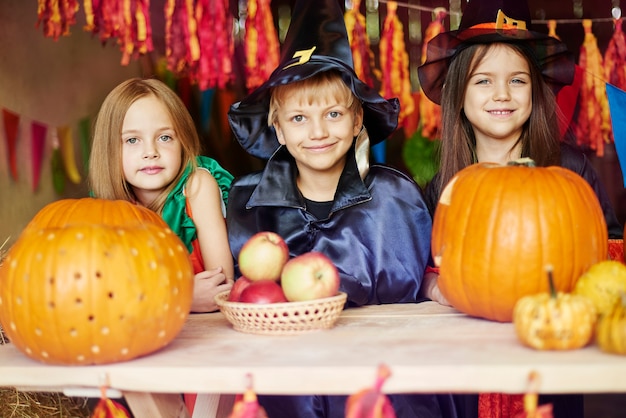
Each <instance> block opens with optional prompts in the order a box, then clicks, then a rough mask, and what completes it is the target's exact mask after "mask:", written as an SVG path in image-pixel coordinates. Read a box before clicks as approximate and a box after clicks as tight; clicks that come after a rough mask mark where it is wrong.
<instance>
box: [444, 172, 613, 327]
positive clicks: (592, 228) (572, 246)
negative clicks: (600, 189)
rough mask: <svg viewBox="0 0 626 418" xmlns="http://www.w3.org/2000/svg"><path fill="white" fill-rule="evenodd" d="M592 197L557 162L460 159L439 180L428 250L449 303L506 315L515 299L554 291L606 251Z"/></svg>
mask: <svg viewBox="0 0 626 418" xmlns="http://www.w3.org/2000/svg"><path fill="white" fill-rule="evenodd" d="M607 246H608V235H607V228H606V222H605V220H604V216H603V213H602V209H601V207H600V204H599V202H598V199H597V197H596V195H595V193H594V192H593V190H592V189H591V187H590V186H589V184H588V183H587V182H586V181H585V180H584V179H583V178H582V177H580V176H579V175H578V174H576V173H574V172H573V171H570V170H567V169H564V168H561V167H533V166H525V165H515V166H513V165H509V166H503V165H499V164H493V163H478V164H474V165H472V166H469V167H466V168H465V169H463V170H461V171H460V172H458V173H457V175H456V176H455V177H453V178H452V180H451V181H450V183H449V184H448V185H447V186H446V187H445V188H444V190H443V192H442V194H441V198H440V200H439V203H438V205H437V209H436V211H435V216H434V220H433V237H432V254H433V258H434V260H435V263H436V264H437V265H438V266H439V267H440V277H439V282H438V283H439V287H440V289H441V292H442V294H443V295H444V296H445V297H446V298H447V299H448V301H449V302H450V303H451V304H452V305H453V306H454V307H456V308H457V309H459V310H460V311H462V312H465V313H467V314H469V315H472V316H477V317H482V318H486V319H490V320H496V321H501V322H510V321H511V320H512V313H513V308H514V306H515V303H516V302H517V300H518V299H519V298H521V297H522V296H526V295H531V294H536V293H541V292H547V291H548V288H547V283H546V281H545V269H546V266H547V265H552V266H553V271H554V285H555V287H556V289H557V291H560V292H570V291H571V290H572V289H573V287H574V285H575V283H576V280H577V279H578V277H580V275H581V274H582V273H584V272H585V271H586V270H587V269H588V268H589V267H591V266H592V265H593V264H595V263H597V262H599V261H601V260H605V259H606V258H607Z"/></svg>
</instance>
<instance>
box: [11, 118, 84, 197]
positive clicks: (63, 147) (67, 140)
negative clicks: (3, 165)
mask: <svg viewBox="0 0 626 418" xmlns="http://www.w3.org/2000/svg"><path fill="white" fill-rule="evenodd" d="M2 119H3V126H4V132H3V133H4V137H5V142H6V149H7V157H8V161H7V163H8V168H9V175H10V177H11V179H12V180H13V181H18V180H19V167H22V166H24V164H21V163H20V162H18V160H17V155H18V140H19V133H20V125H21V124H22V119H23V118H22V116H21V115H20V114H18V113H16V112H13V111H11V110H9V109H7V108H4V107H3V108H2ZM89 124H90V119H89V118H84V119H81V121H80V122H79V124H78V134H79V139H80V141H79V144H80V146H81V155H82V159H83V166H84V167H86V166H87V161H88V160H89V147H90V142H89V129H90V125H89ZM48 136H50V138H51V142H52V157H51V161H50V178H51V179H52V183H53V187H54V190H55V192H56V193H57V194H62V193H63V191H64V190H65V186H66V183H67V181H70V182H72V183H74V184H80V183H81V181H82V180H83V178H82V176H81V174H80V170H79V168H78V164H77V160H76V153H75V149H74V129H73V128H72V127H71V126H69V125H64V126H58V127H53V128H51V127H49V126H48V125H47V124H45V123H43V122H40V121H36V120H31V122H30V150H31V161H30V166H31V172H32V176H31V178H32V183H31V188H32V191H33V192H35V191H37V189H38V187H39V182H40V179H41V176H42V168H43V162H44V161H43V159H44V154H45V148H46V139H47V137H48Z"/></svg>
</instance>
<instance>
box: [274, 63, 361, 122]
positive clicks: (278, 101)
mask: <svg viewBox="0 0 626 418" xmlns="http://www.w3.org/2000/svg"><path fill="white" fill-rule="evenodd" d="M293 90H298V91H299V92H302V93H304V95H305V97H306V100H307V103H308V104H312V103H315V102H316V101H317V100H319V99H320V98H321V97H323V98H326V97H332V98H333V99H335V100H336V101H337V103H343V104H345V106H346V107H347V108H349V109H350V110H351V111H352V112H354V113H355V114H358V112H360V111H361V108H362V106H361V102H360V101H359V100H357V98H356V96H355V95H354V93H352V90H350V88H349V87H348V85H347V84H346V83H345V82H344V81H343V79H342V78H341V74H340V73H339V72H338V71H333V70H331V71H323V72H321V73H318V74H315V75H314V76H312V77H310V78H307V79H304V80H302V81H296V82H293V83H289V84H283V85H279V86H276V87H274V88H272V91H271V97H270V105H269V112H268V115H267V123H268V125H270V126H271V125H273V124H274V122H276V121H277V118H278V116H277V113H276V112H277V110H278V108H279V107H280V106H281V105H282V103H283V102H284V100H285V98H286V97H287V95H289V94H290V93H291V92H292V91H293Z"/></svg>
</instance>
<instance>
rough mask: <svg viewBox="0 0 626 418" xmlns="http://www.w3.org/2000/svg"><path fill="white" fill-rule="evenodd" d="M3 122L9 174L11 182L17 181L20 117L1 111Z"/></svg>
mask: <svg viewBox="0 0 626 418" xmlns="http://www.w3.org/2000/svg"><path fill="white" fill-rule="evenodd" d="M2 118H3V120H4V134H5V139H6V142H7V151H8V156H9V172H10V173H11V177H13V180H16V181H17V128H18V126H19V124H20V115H18V114H17V113H13V112H11V111H10V110H7V109H2Z"/></svg>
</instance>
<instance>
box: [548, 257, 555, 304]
mask: <svg viewBox="0 0 626 418" xmlns="http://www.w3.org/2000/svg"><path fill="white" fill-rule="evenodd" d="M546 273H548V285H549V286H550V297H551V298H552V299H556V289H555V288H554V277H553V276H552V265H550V264H548V265H547V266H546Z"/></svg>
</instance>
